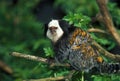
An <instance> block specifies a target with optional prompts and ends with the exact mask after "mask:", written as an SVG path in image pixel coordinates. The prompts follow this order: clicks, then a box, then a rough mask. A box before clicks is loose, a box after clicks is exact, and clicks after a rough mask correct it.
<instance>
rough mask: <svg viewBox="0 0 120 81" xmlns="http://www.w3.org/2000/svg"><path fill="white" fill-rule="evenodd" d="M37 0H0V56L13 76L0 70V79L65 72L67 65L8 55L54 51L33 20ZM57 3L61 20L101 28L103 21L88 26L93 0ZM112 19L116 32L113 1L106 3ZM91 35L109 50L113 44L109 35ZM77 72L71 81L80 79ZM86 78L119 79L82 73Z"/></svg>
mask: <svg viewBox="0 0 120 81" xmlns="http://www.w3.org/2000/svg"><path fill="white" fill-rule="evenodd" d="M40 1H41V0H29V1H27V0H18V3H17V4H16V5H12V0H1V2H0V5H1V6H0V33H1V34H0V38H1V40H0V49H1V50H0V59H1V60H3V61H4V62H5V63H7V65H9V66H10V67H11V68H12V69H13V70H14V73H13V75H11V76H10V75H7V74H5V73H4V72H2V71H0V76H1V77H0V81H13V80H14V81H21V80H23V79H31V78H32V79H33V78H35V79H37V78H46V77H56V76H63V75H67V74H68V73H69V71H70V70H69V68H65V67H64V68H63V67H50V66H49V65H47V64H44V63H38V62H34V61H29V60H26V59H20V58H19V59H18V58H16V57H11V56H10V55H9V53H10V52H12V51H18V52H23V53H29V54H34V55H36V56H41V57H47V58H53V56H54V52H53V51H52V46H51V44H50V41H49V40H47V39H46V38H44V36H43V23H41V22H39V21H38V20H37V19H36V16H35V15H33V13H32V9H33V8H34V7H35V6H36V5H37V4H38V2H40ZM57 6H61V7H62V9H63V11H64V12H66V14H67V15H66V16H64V18H63V19H64V20H67V21H69V22H70V24H74V25H75V26H78V27H80V28H82V29H84V30H87V29H89V28H91V27H95V28H100V29H103V30H105V31H106V30H107V29H105V27H104V26H103V24H100V23H97V24H96V23H95V24H92V26H91V25H90V23H91V22H90V21H91V18H90V17H93V16H95V15H96V14H97V12H98V11H99V10H98V7H97V4H96V2H95V0H91V1H89V2H88V0H68V1H67V2H66V1H65V0H55V4H54V7H57ZM108 8H109V11H110V13H111V15H112V18H113V21H114V22H115V25H116V26H117V28H118V31H120V29H119V26H120V18H119V16H120V9H119V8H118V7H117V6H116V4H115V3H109V4H108ZM90 34H91V36H92V38H93V39H95V40H96V41H97V42H98V43H100V44H101V45H103V46H104V47H106V48H107V49H108V50H111V49H112V48H114V47H115V46H116V44H115V42H114V40H113V39H112V38H111V37H110V38H108V36H109V35H105V34H100V33H90ZM87 75H88V76H87ZM81 76H82V74H81V72H77V73H75V74H74V75H73V78H72V80H73V81H81ZM84 77H85V80H86V81H96V80H97V81H108V80H109V81H119V80H120V77H119V76H118V75H114V74H112V75H105V74H104V75H103V76H102V75H94V74H84Z"/></svg>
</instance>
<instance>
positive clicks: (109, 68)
mask: <svg viewBox="0 0 120 81" xmlns="http://www.w3.org/2000/svg"><path fill="white" fill-rule="evenodd" d="M100 72H101V73H120V63H102V64H101V65H100Z"/></svg>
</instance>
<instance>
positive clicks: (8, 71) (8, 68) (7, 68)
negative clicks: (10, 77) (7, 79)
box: [0, 60, 13, 74]
mask: <svg viewBox="0 0 120 81" xmlns="http://www.w3.org/2000/svg"><path fill="white" fill-rule="evenodd" d="M0 68H1V69H2V70H4V71H5V72H7V73H9V74H12V73H13V70H12V69H11V68H10V67H9V66H8V65H6V64H5V63H4V62H3V61H1V60H0Z"/></svg>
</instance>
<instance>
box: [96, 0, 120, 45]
mask: <svg viewBox="0 0 120 81" xmlns="http://www.w3.org/2000/svg"><path fill="white" fill-rule="evenodd" d="M96 1H97V4H98V6H99V9H100V12H101V15H102V18H103V21H104V22H103V23H104V24H105V26H106V27H107V29H108V30H109V32H110V33H111V35H112V36H113V38H114V39H115V40H116V42H117V43H118V44H119V45H120V35H119V33H118V32H117V30H116V28H115V26H114V24H113V21H112V19H111V16H110V14H109V12H108V9H107V6H106V2H105V1H106V0H96Z"/></svg>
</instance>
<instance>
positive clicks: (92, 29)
mask: <svg viewBox="0 0 120 81" xmlns="http://www.w3.org/2000/svg"><path fill="white" fill-rule="evenodd" d="M87 31H88V32H97V33H107V32H105V31H104V30H101V29H98V28H90V29H88V30H87Z"/></svg>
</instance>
